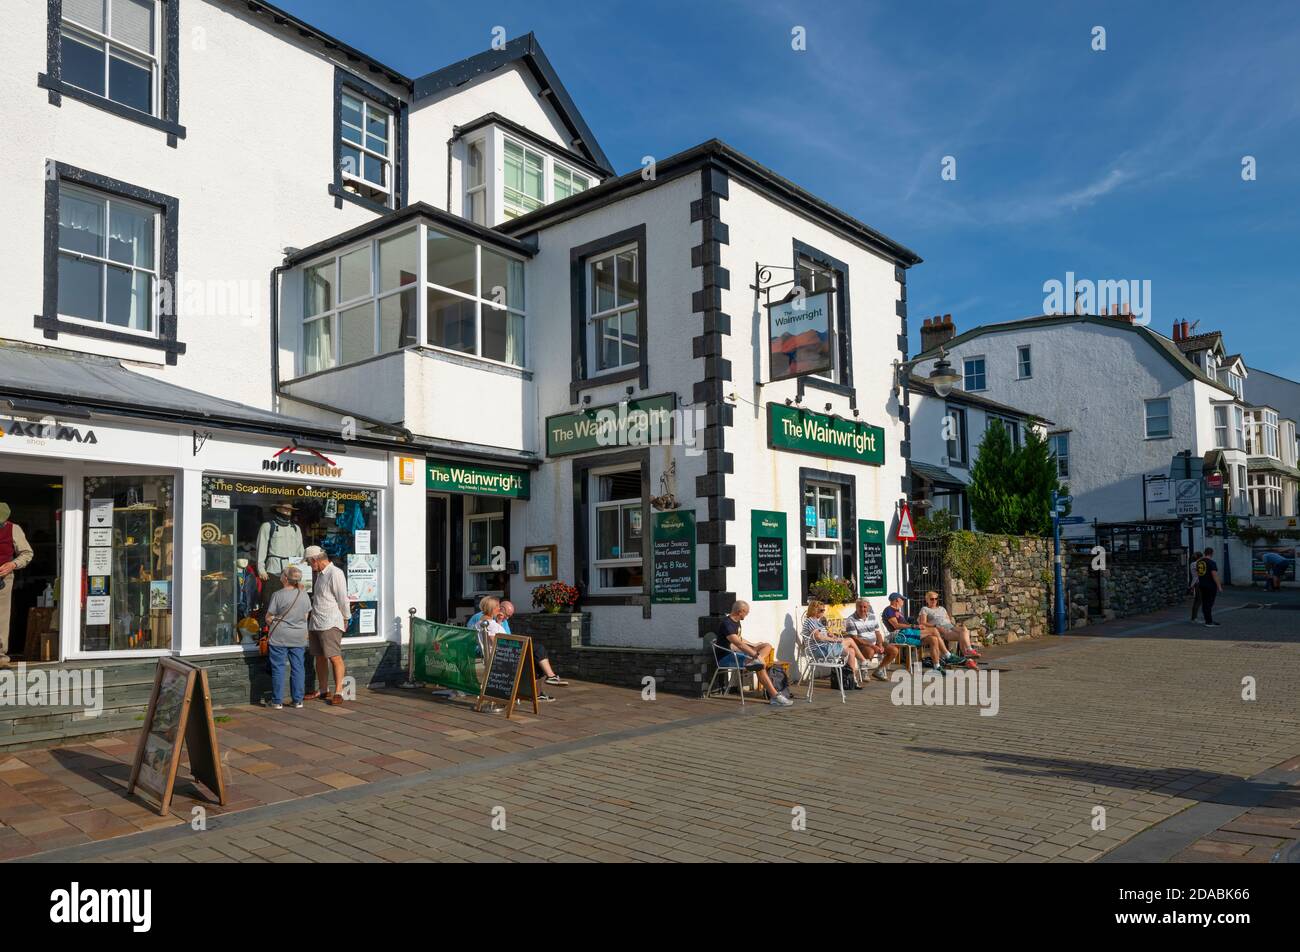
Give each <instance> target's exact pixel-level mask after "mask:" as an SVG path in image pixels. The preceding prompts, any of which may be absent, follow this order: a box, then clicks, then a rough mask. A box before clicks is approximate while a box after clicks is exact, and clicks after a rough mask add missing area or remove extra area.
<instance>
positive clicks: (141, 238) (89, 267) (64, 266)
mask: <svg viewBox="0 0 1300 952" xmlns="http://www.w3.org/2000/svg"><path fill="white" fill-rule="evenodd" d="M158 218H159V211H158V209H157V208H152V207H150V206H146V205H139V204H136V203H134V202H129V201H126V200H124V199H120V198H117V197H114V196H109V195H105V194H101V193H99V192H95V191H92V190H90V189H86V188H82V187H77V186H72V185H61V186H60V187H59V237H58V242H59V265H58V270H59V277H58V312H59V316H60V317H64V318H70V319H72V320H77V321H90V322H93V323H98V324H106V325H109V326H112V327H117V328H124V329H127V330H132V331H139V332H141V333H145V334H152V333H155V324H156V321H155V319H154V312H155V300H154V296H155V287H156V285H157V280H158V251H157V248H158V238H157V234H158Z"/></svg>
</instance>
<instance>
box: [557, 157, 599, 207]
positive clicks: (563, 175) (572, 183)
mask: <svg viewBox="0 0 1300 952" xmlns="http://www.w3.org/2000/svg"><path fill="white" fill-rule="evenodd" d="M551 183H552V190H553V192H554V197H553V198H552V199H551V200H552V201H555V202H558V201H559V200H560V199H562V198H568V197H569V196H570V195H577V194H578V193H579V192H585V191H586V190H587V189H588V188H590V187H591V179H589V178H587V176H585V175H582V174H581V173H578V172H575V171H573V169H571V168H569V167H568V166H565V165H561V164H560V163H559V162H556V163H555V174H554V175H552V176H551Z"/></svg>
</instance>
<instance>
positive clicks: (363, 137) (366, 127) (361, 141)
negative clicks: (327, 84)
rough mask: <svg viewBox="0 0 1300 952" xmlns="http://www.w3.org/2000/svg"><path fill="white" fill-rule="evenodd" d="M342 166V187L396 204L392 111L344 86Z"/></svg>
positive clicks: (364, 195) (386, 203)
mask: <svg viewBox="0 0 1300 952" xmlns="http://www.w3.org/2000/svg"><path fill="white" fill-rule="evenodd" d="M340 108H341V114H340V126H339V128H340V135H341V136H342V142H341V143H340V147H339V148H340V151H339V169H340V171H341V173H342V177H343V188H344V189H346V190H347V191H349V192H352V193H353V194H356V195H360V196H361V197H362V198H367V199H369V200H370V201H372V202H378V203H379V204H381V205H386V206H388V207H390V208H391V207H392V206H393V202H394V196H395V195H396V191H397V190H396V189H395V188H394V187H393V151H392V149H393V139H394V135H393V114H392V113H391V112H390V111H389V110H387V109H384V108H382V107H380V106H377V105H375V104H374V103H373V102H371V101H370V100H368V99H366V98H364V97H362V96H360V95H358V94H356V93H354V92H352V91H350V90H348V89H344V90H343V91H342V93H341V100H340Z"/></svg>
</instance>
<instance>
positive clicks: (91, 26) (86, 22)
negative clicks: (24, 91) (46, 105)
mask: <svg viewBox="0 0 1300 952" xmlns="http://www.w3.org/2000/svg"><path fill="white" fill-rule="evenodd" d="M160 19H161V17H160V16H159V9H158V0H63V20H62V22H61V23H60V24H59V49H60V57H61V63H62V66H61V71H62V77H63V81H64V82H65V83H68V84H69V85H72V86H76V87H78V88H80V89H84V90H85V91H86V92H89V93H94V94H95V95H96V96H103V97H104V98H105V99H111V100H112V101H113V102H116V103H120V104H121V105H123V106H129V107H130V108H132V109H138V110H139V111H140V112H143V113H148V114H149V115H157V113H158V98H159V97H158V88H159V83H160V79H159V77H160V72H161V70H160V65H161V54H160V50H161V46H162V40H161V35H160V30H159V21H160Z"/></svg>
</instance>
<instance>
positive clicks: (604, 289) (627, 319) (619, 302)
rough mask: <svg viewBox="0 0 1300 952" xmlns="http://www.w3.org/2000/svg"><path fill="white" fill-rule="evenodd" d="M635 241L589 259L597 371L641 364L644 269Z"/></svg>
mask: <svg viewBox="0 0 1300 952" xmlns="http://www.w3.org/2000/svg"><path fill="white" fill-rule="evenodd" d="M638 255H639V251H638V249H637V246H636V245H635V244H632V245H628V246H626V247H623V248H618V249H615V250H614V251H609V252H602V253H601V254H599V255H596V256H594V257H592V258H590V259H588V261H587V287H588V288H589V289H590V290H589V292H588V300H587V327H588V334H589V340H588V353H590V354H592V355H594V361H593V366H594V368H595V369H594V374H603V373H609V372H611V371H615V370H622V369H624V368H627V367H635V366H637V365H638V364H640V363H641V329H640V321H641V278H640V275H641V271H640V267H639V264H640V262H639V261H638V260H637V259H638Z"/></svg>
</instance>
